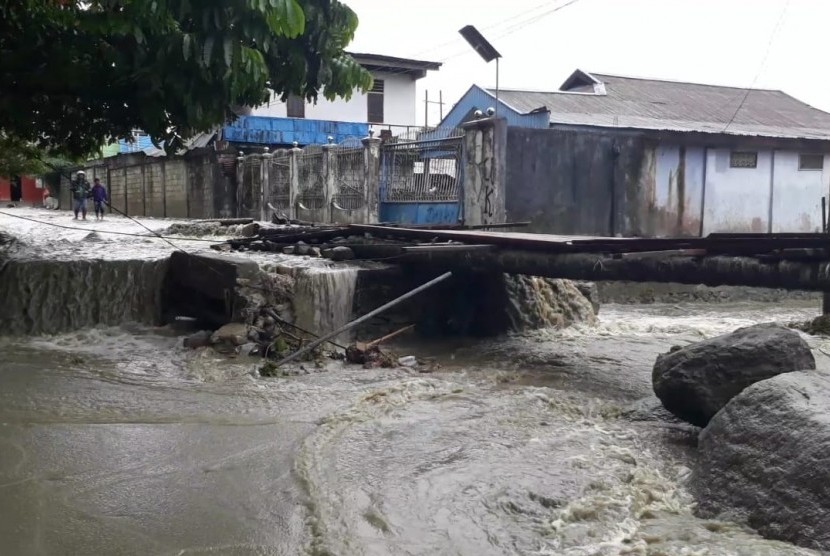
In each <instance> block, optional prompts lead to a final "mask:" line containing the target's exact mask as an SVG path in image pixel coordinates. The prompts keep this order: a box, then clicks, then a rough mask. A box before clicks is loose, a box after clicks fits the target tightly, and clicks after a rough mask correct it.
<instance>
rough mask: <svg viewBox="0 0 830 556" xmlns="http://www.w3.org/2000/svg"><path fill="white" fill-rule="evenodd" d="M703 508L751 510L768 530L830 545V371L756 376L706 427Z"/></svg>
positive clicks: (699, 485) (700, 476) (698, 476)
mask: <svg viewBox="0 0 830 556" xmlns="http://www.w3.org/2000/svg"><path fill="white" fill-rule="evenodd" d="M699 447H700V460H699V463H698V469H697V471H696V473H695V490H696V493H697V495H698V497H699V508H700V511H701V513H702V514H703V515H705V516H707V517H708V516H714V515H717V514H720V513H722V512H730V513H737V514H738V515H741V516H745V517H746V519H747V522H748V524H749V525H750V526H751V527H753V528H755V529H757V530H758V531H759V532H760V533H761V534H763V535H765V536H768V537H771V538H775V539H781V540H786V541H790V542H794V543H796V544H800V545H803V546H807V547H810V548H816V549H819V550H822V551H828V550H830V519H828V516H830V465H828V457H829V455H830V374H828V373H826V372H823V371H822V372H819V371H812V372H795V373H787V374H783V375H779V376H776V377H775V378H771V379H769V380H765V381H762V382H758V383H757V384H753V385H752V386H750V387H749V388H747V389H746V390H744V391H743V392H742V393H741V394H739V395H737V396H736V397H735V398H734V399H733V400H732V401H730V402H729V403H728V404H726V406H725V407H724V408H723V410H722V411H721V412H720V413H718V414H717V415H715V417H714V418H713V419H712V421H711V422H710V423H709V426H708V427H706V429H705V430H704V431H703V433H702V434H701V435H700V441H699Z"/></svg>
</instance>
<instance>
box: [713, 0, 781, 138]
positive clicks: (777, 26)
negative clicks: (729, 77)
mask: <svg viewBox="0 0 830 556" xmlns="http://www.w3.org/2000/svg"><path fill="white" fill-rule="evenodd" d="M789 7H790V0H787V1H786V2H785V3H784V8H783V9H782V10H781V13H780V14H779V15H778V21H776V23H775V28H773V30H772V34H771V35H770V38H769V41H767V48H766V50H765V51H764V57H763V58H762V59H761V65H760V67H759V68H758V71H757V72H756V73H755V77H753V78H752V83H751V84H750V85H749V87H748V88H747V90H746V92H745V93H744V96H743V98H742V99H741V102H740V103H739V104H738V108H737V109H736V110H735V113H734V114H732V117H731V118H729V121H728V122H726V125H725V126H724V128H723V129H722V130H721V133H724V132H726V130H727V129H729V126H730V125H732V122H734V121H735V118H737V117H738V113H739V112H740V111H741V108H743V107H744V104H745V103H746V99H748V98H749V93H751V92H752V89H753V87H755V82H756V81H758V78H759V77H761V73H762V72H763V71H764V67H766V65H767V58H769V53H770V50H772V43H773V42H775V37H776V36H777V35H778V31H779V30H780V29H781V24H782V23H783V22H784V15H785V14H786V13H787V9H788V8H789Z"/></svg>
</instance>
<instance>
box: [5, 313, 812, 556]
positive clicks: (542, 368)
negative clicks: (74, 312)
mask: <svg viewBox="0 0 830 556" xmlns="http://www.w3.org/2000/svg"><path fill="white" fill-rule="evenodd" d="M814 313H815V311H814V309H813V308H808V307H802V308H782V307H781V306H740V307H717V308H713V307H700V306H698V307H695V306H687V307H669V306H649V307H636V308H635V307H620V306H617V307H613V306H612V307H606V308H605V309H604V310H603V314H602V319H601V323H600V325H598V326H597V327H577V328H574V329H570V330H565V331H560V332H554V331H542V332H538V333H534V334H532V335H529V336H524V337H510V338H504V339H501V340H496V341H486V342H481V343H477V344H473V343H467V344H466V345H455V346H453V345H443V346H437V347H436V349H434V350H430V349H429V348H428V346H425V345H421V346H417V345H416V346H409V347H410V348H411V350H414V352H415V353H418V354H419V355H420V354H424V355H426V354H430V355H432V356H435V357H436V358H437V360H438V361H439V362H440V363H441V364H442V365H443V367H442V369H441V370H439V371H438V372H434V373H432V374H420V373H417V372H412V371H408V370H403V369H395V370H363V369H360V368H353V367H343V366H340V365H339V364H337V363H332V364H331V365H330V366H329V367H327V368H323V369H317V368H312V369H308V371H309V372H308V374H300V375H299V376H292V377H286V378H273V379H261V378H255V377H254V376H253V375H252V371H253V369H254V367H255V363H254V362H252V361H251V360H249V359H247V358H239V359H235V360H230V361H228V360H225V359H220V358H216V357H211V356H208V355H206V354H205V353H198V352H188V351H185V350H184V349H183V348H181V347H180V338H179V337H178V336H177V334H175V333H174V332H173V331H171V330H169V329H151V328H146V327H120V328H105V329H89V330H84V331H81V332H77V333H72V334H63V335H58V336H51V337H38V338H32V339H25V340H24V339H15V340H12V339H9V338H6V339H5V340H3V342H2V352H3V359H4V361H3V363H2V366H0V493H2V494H0V548H2V550H1V552H2V553H3V554H19V555H28V554H124V555H127V554H136V555H139V554H142V555H145V554H170V555H174V554H238V555H249V554H250V555H253V554H303V553H308V554H424V555H427V554H430V555H431V554H563V555H589V554H602V555H604V554H608V555H611V554H673V555H691V554H724V555H726V554H746V555H757V554H809V553H810V552H808V551H806V550H802V549H797V548H795V547H793V546H790V545H786V544H783V543H777V542H773V541H768V540H764V539H761V538H759V537H757V536H756V535H754V534H753V533H752V532H751V531H749V530H746V529H744V528H742V527H741V526H739V525H736V524H732V523H728V522H719V521H712V520H700V519H697V518H695V517H694V516H693V501H692V499H691V497H690V495H689V494H688V492H687V490H686V480H687V477H688V474H689V468H690V467H691V466H692V465H693V458H694V450H693V447H692V446H693V438H694V436H693V434H691V433H690V432H688V431H687V430H686V429H685V428H684V427H683V426H680V425H671V424H667V423H664V422H661V421H658V420H648V413H647V412H643V411H641V412H637V411H633V412H632V411H631V406H632V404H634V405H635V406H636V403H634V402H637V401H638V400H640V399H643V398H646V397H648V396H649V394H650V392H649V390H650V386H649V377H650V368H651V365H652V363H653V360H654V358H655V357H656V355H657V354H658V353H659V352H661V351H665V350H667V349H668V348H669V347H670V346H671V345H673V344H683V343H686V342H690V341H694V340H698V339H700V338H703V337H706V336H710V335H712V334H716V333H720V332H725V331H728V330H732V329H733V328H735V327H736V326H739V325H744V324H749V323H752V322H760V321H767V320H770V319H771V318H779V319H782V320H790V319H794V318H807V317H809V316H810V315H812V314H814ZM459 344H460V343H459ZM815 347H816V351H817V354H818V355H819V356H820V357H822V356H823V350H824V349H825V348H824V347H823V346H821V345H816V346H815ZM397 349H398V351H400V352H401V353H408V352H407V351H404V350H405V349H406V348H404V347H402V346H398V347H397ZM411 350H410V351H411ZM826 359H827V358H826V356H823V359H821V360H822V361H823V362H824V363H826ZM824 363H823V364H824Z"/></svg>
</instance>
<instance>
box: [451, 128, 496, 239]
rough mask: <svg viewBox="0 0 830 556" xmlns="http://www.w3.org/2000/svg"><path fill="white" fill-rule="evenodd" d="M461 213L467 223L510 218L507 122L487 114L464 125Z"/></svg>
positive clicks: (469, 224)
mask: <svg viewBox="0 0 830 556" xmlns="http://www.w3.org/2000/svg"><path fill="white" fill-rule="evenodd" d="M462 129H463V130H464V136H463V138H462V155H461V164H462V188H461V201H460V202H461V214H462V219H463V222H464V224H466V225H468V226H486V225H487V224H501V223H504V222H506V221H507V211H506V207H505V187H506V157H505V152H506V146H507V145H506V143H507V122H506V120H504V119H496V118H486V119H482V120H474V121H472V122H468V123H466V124H463V125H462Z"/></svg>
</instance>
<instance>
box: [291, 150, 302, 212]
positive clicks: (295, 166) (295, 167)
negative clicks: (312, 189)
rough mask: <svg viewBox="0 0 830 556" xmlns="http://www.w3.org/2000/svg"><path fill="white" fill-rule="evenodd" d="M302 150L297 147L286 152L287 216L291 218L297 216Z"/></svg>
mask: <svg viewBox="0 0 830 556" xmlns="http://www.w3.org/2000/svg"><path fill="white" fill-rule="evenodd" d="M302 152H303V150H302V149H301V148H299V147H297V142H296V141H295V142H294V148H292V149H291V150H290V151H289V153H288V218H289V219H290V220H293V219H294V218H296V217H297V195H298V194H299V192H300V155H301V154H302Z"/></svg>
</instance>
